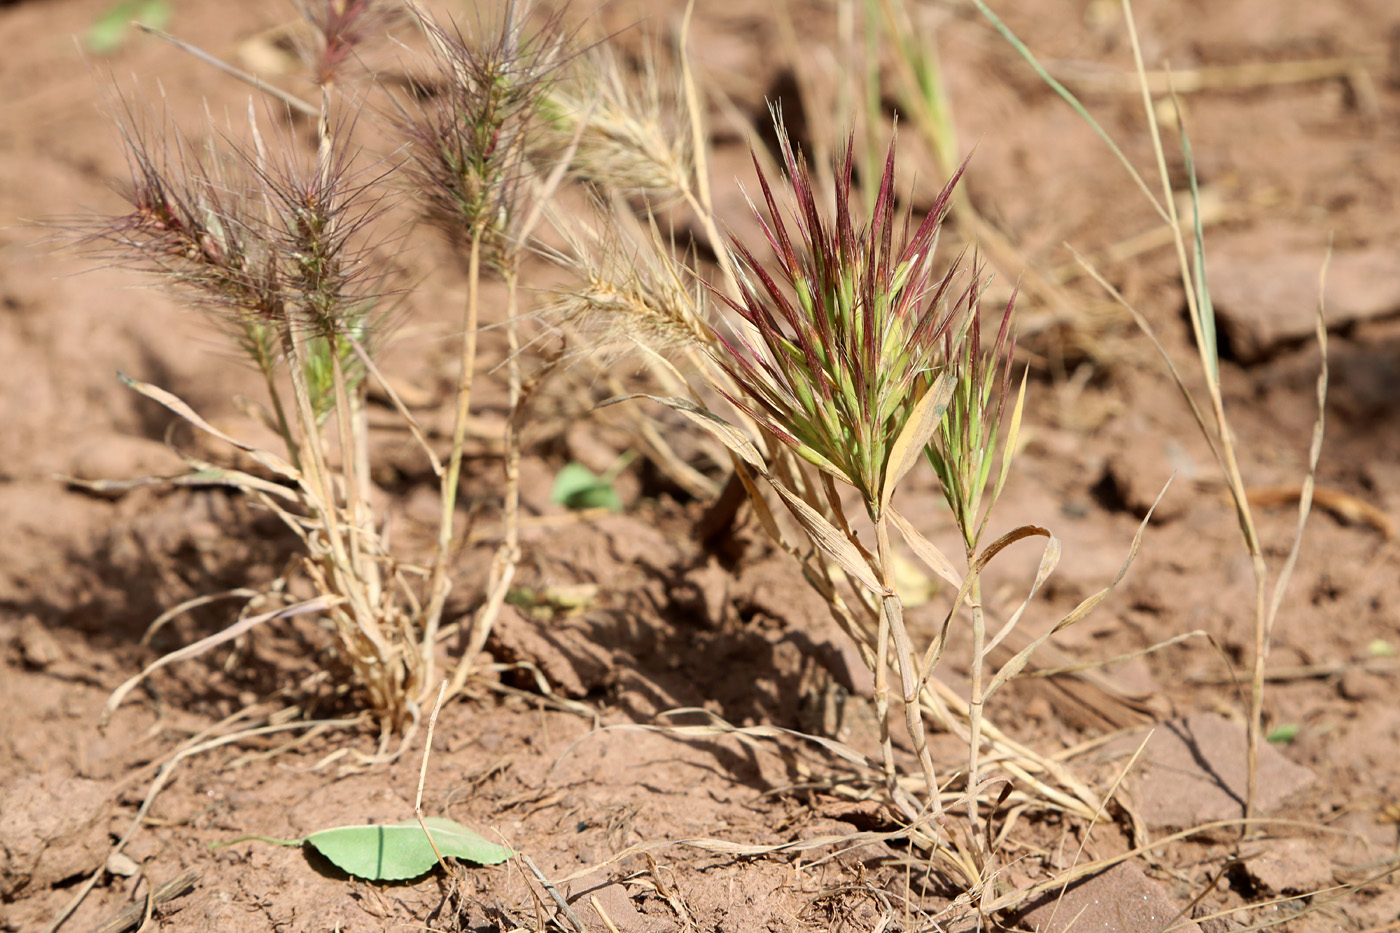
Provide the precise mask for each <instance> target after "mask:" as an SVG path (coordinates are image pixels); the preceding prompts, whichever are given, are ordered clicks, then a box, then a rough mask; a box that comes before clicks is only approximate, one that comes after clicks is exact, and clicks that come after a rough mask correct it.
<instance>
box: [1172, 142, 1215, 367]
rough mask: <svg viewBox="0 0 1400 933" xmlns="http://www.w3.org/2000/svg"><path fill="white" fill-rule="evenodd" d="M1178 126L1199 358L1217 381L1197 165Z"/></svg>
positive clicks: (1212, 317)
mask: <svg viewBox="0 0 1400 933" xmlns="http://www.w3.org/2000/svg"><path fill="white" fill-rule="evenodd" d="M1177 125H1178V126H1180V127H1181V154H1182V156H1183V158H1185V160H1186V173H1187V175H1188V176H1189V177H1190V179H1191V229H1192V234H1193V236H1194V239H1195V244H1194V247H1195V248H1194V252H1193V262H1192V264H1193V266H1194V267H1195V268H1194V269H1193V270H1192V272H1193V278H1194V280H1195V281H1194V282H1193V283H1192V285H1193V287H1194V288H1195V289H1196V314H1197V317H1198V319H1199V320H1200V322H1201V341H1202V343H1203V344H1204V345H1203V346H1202V348H1201V350H1202V356H1203V357H1204V358H1205V360H1206V362H1207V364H1208V365H1209V367H1210V378H1211V380H1212V381H1213V382H1217V383H1218V382H1219V381H1220V350H1219V347H1218V345H1217V342H1216V337H1215V305H1214V304H1212V303H1211V300H1210V287H1209V286H1208V285H1207V284H1206V233H1205V227H1204V225H1203V224H1202V222H1201V188H1200V185H1199V183H1198V182H1197V179H1196V162H1195V159H1193V158H1192V156H1191V137H1190V136H1189V135H1188V134H1187V132H1186V125H1185V124H1184V123H1182V122H1181V120H1180V118H1178V120H1177Z"/></svg>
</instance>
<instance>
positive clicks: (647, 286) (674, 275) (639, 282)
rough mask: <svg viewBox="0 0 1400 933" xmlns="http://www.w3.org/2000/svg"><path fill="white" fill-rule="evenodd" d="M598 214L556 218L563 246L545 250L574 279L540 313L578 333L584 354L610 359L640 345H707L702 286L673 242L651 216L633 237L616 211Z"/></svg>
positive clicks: (709, 338) (708, 331) (658, 347)
mask: <svg viewBox="0 0 1400 933" xmlns="http://www.w3.org/2000/svg"><path fill="white" fill-rule="evenodd" d="M599 213H600V217H602V218H603V219H602V220H601V221H600V226H599V227H588V228H583V227H582V226H581V225H579V226H574V225H568V224H565V223H563V222H562V221H559V220H557V219H556V223H555V225H556V227H558V228H559V229H560V230H561V232H563V233H564V236H565V239H566V241H567V247H566V249H567V251H563V252H560V251H556V252H553V253H551V254H550V255H551V258H553V259H554V261H555V262H556V263H557V264H558V265H560V266H561V267H563V268H565V269H567V270H568V271H569V272H570V273H572V275H573V278H574V282H573V284H571V285H569V286H567V287H566V288H564V289H562V290H561V291H560V292H559V293H558V294H557V296H556V298H555V300H554V301H553V302H552V303H551V305H550V307H549V308H548V309H547V310H546V314H547V315H549V316H551V317H553V318H554V319H555V320H557V321H559V322H560V323H563V324H567V325H568V326H570V327H571V328H573V329H575V330H577V331H579V332H580V333H582V334H584V335H585V336H586V338H587V339H588V344H589V346H588V352H590V353H601V354H602V355H604V356H605V357H610V358H614V359H615V358H617V357H619V356H621V355H625V354H626V353H628V352H631V351H634V350H636V349H637V347H638V345H642V346H646V347H648V348H650V349H652V350H656V351H659V352H667V351H675V350H677V349H682V348H686V347H704V346H708V345H709V344H710V342H711V341H712V339H713V338H712V331H711V329H710V327H709V325H708V324H707V323H706V320H705V310H704V309H705V293H704V290H703V286H702V285H701V284H700V282H699V280H698V279H697V278H696V276H695V275H694V273H692V272H691V271H690V270H689V269H687V268H686V267H685V266H683V265H682V264H681V263H680V262H678V261H677V260H676V258H675V250H674V244H669V243H667V242H665V241H664V240H663V238H662V236H661V233H660V231H659V230H658V228H657V226H656V224H655V222H654V221H652V222H650V223H649V224H648V225H647V228H646V231H645V234H644V235H633V234H629V233H628V232H627V231H625V230H623V229H622V227H621V226H620V225H619V221H618V219H617V218H619V217H620V216H622V215H620V214H618V213H617V212H610V213H604V212H601V211H600V212H599Z"/></svg>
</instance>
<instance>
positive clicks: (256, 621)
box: [97, 596, 345, 727]
mask: <svg viewBox="0 0 1400 933" xmlns="http://www.w3.org/2000/svg"><path fill="white" fill-rule="evenodd" d="M343 602H345V598H344V597H343V596H317V597H316V598H315V599H308V600H307V601H306V602H302V603H297V604H296V605H295V606H284V607H283V608H281V609H274V610H273V611H272V612H264V613H263V614H262V615H257V616H252V617H250V618H247V619H240V620H238V621H237V622H235V623H233V624H232V625H230V626H229V627H228V628H226V629H224V630H223V631H221V632H215V633H214V634H213V635H210V636H209V637H207V638H201V639H200V640H199V641H197V642H195V643H194V644H192V645H186V646H185V647H183V648H181V649H179V650H178V651H172V652H170V653H169V654H167V655H165V656H164V657H161V658H159V659H157V660H155V661H153V662H151V663H150V664H149V665H147V666H146V669H145V670H143V671H142V672H141V673H139V674H137V675H136V676H135V677H132V678H130V679H129V680H127V681H126V683H124V684H122V685H121V686H120V687H118V688H117V689H116V690H114V691H112V695H111V696H110V697H108V698H107V702H106V703H105V704H104V705H103V707H102V715H101V716H100V717H99V719H98V721H97V724H98V726H99V727H102V726H105V725H106V724H107V721H108V720H109V719H111V717H112V712H113V711H114V710H116V708H117V707H118V706H120V705H121V703H122V700H124V699H126V695H127V694H128V693H130V692H131V691H132V690H134V689H135V688H136V686H137V685H138V684H140V683H141V681H143V680H145V679H146V678H147V677H149V676H150V675H151V674H152V673H154V672H155V671H157V670H159V669H160V668H162V667H165V666H166V665H167V664H172V663H174V662H176V661H183V660H185V659H187V658H193V657H196V656H198V655H200V654H203V653H204V652H206V651H208V650H209V649H210V648H213V647H215V646H217V645H221V644H223V643H224V642H226V641H232V640H233V639H235V638H237V637H238V636H239V635H242V634H243V633H244V632H247V631H249V630H250V629H252V628H255V627H256V626H259V625H261V624H263V623H264V622H272V621H275V620H277V619H289V618H291V617H293V616H299V615H305V614H306V613H308V612H324V611H325V610H327V609H330V608H332V607H334V606H338V605H340V604H341V603H343Z"/></svg>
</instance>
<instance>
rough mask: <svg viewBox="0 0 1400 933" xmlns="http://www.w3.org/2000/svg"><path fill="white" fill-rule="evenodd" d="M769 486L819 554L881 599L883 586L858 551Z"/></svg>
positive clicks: (796, 500) (789, 494)
mask: <svg viewBox="0 0 1400 933" xmlns="http://www.w3.org/2000/svg"><path fill="white" fill-rule="evenodd" d="M770 484H771V485H772V487H773V488H774V489H776V490H777V491H778V495H780V496H782V497H783V501H784V502H786V503H787V507H788V510H789V511H791V512H792V516H793V518H795V519H797V522H798V524H800V525H801V526H802V530H803V531H805V532H807V534H808V535H809V536H810V537H811V539H812V543H813V544H815V545H816V546H817V549H818V550H820V551H821V552H822V553H823V554H825V555H826V556H827V557H830V558H831V559H832V560H834V561H835V562H836V564H837V566H839V567H840V568H841V569H842V570H844V571H846V573H847V574H848V575H849V576H850V577H851V579H853V580H858V581H860V583H861V584H862V585H863V586H865V587H866V588H867V589H869V590H870V592H872V593H875V594H877V595H880V596H883V595H885V593H886V589H885V586H884V584H882V583H881V582H880V580H879V578H877V577H876V576H875V572H874V571H873V570H871V569H870V564H869V563H867V562H866V560H865V558H864V556H862V554H861V553H860V549H859V548H857V547H856V546H855V545H854V544H852V543H851V540H850V539H849V538H847V537H846V536H845V535H843V534H842V533H841V532H840V531H839V530H838V529H837V528H836V526H835V525H833V524H831V522H829V521H827V520H826V519H825V518H823V517H822V514H821V513H820V512H818V511H817V510H816V509H814V508H812V507H811V506H810V505H808V504H807V503H806V502H804V501H803V500H802V499H801V497H799V496H798V495H797V494H796V493H794V492H793V491H792V490H790V489H788V488H787V487H786V486H784V485H783V484H782V483H777V482H771V483H770Z"/></svg>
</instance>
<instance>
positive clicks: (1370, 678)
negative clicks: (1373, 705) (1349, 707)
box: [1337, 668, 1391, 703]
mask: <svg viewBox="0 0 1400 933" xmlns="http://www.w3.org/2000/svg"><path fill="white" fill-rule="evenodd" d="M1390 683H1391V682H1390V680H1389V679H1387V678H1385V677H1382V676H1380V675H1379V674H1372V673H1371V672H1370V671H1364V670H1360V669H1357V668H1352V669H1351V670H1349V671H1347V672H1346V673H1345V674H1343V675H1342V679H1341V681H1340V682H1339V683H1338V684H1337V692H1338V693H1340V694H1341V695H1342V696H1343V698H1345V699H1348V700H1352V701H1353V702H1356V703H1363V702H1365V701H1367V700H1377V699H1380V698H1382V697H1387V696H1389V695H1390V693H1391V689H1390Z"/></svg>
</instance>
